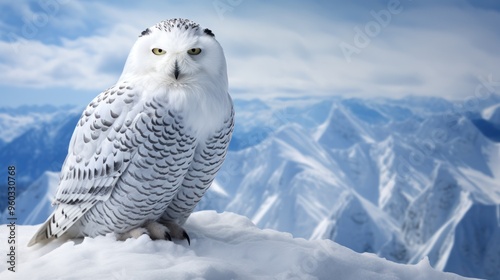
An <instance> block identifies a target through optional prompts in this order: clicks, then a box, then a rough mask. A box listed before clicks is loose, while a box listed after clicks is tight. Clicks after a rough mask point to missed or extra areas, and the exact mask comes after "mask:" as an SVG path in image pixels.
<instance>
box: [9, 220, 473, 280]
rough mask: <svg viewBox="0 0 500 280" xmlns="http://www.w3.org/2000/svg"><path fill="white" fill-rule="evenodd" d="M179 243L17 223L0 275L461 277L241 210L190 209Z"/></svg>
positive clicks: (286, 278)
mask: <svg viewBox="0 0 500 280" xmlns="http://www.w3.org/2000/svg"><path fill="white" fill-rule="evenodd" d="M185 229H186V230H187V232H189V234H190V236H191V245H190V246H189V245H188V244H187V243H186V242H169V241H158V240H157V241H152V240H151V239H150V238H149V237H148V236H146V235H143V236H141V237H140V238H138V239H128V240H126V241H123V242H122V241H116V239H115V237H114V236H113V235H112V234H109V235H107V236H102V237H97V238H85V239H83V241H81V240H79V241H77V242H75V241H72V240H71V241H67V242H61V241H56V242H53V243H50V244H48V245H46V246H45V247H43V246H40V245H37V246H36V247H31V248H28V247H26V244H27V242H28V240H29V239H30V238H31V236H32V234H34V232H35V230H36V226H18V227H17V233H16V234H17V235H16V238H17V241H18V243H17V244H16V245H17V251H16V263H15V270H16V272H12V271H10V270H8V268H9V267H11V265H10V264H9V263H7V262H6V260H2V261H0V279H116V280H118V279H120V280H122V279H162V280H164V279H175V280H181V279H186V280H188V279H189V280H192V279H199V280H201V279H206V280H209V279H213V280H221V279H224V280H225V279H276V280H278V279H283V280H289V279H301V280H303V279H343V280H348V279H353V280H359V279H372V280H373V279H405V280H409V279H422V280H429V279H440V280H446V279H464V278H462V277H460V276H458V275H456V274H451V273H443V272H439V271H437V270H434V269H433V268H432V267H431V266H430V265H429V262H428V260H427V259H422V260H421V261H420V262H418V264H416V265H403V264H396V263H394V262H390V261H387V260H384V259H381V258H379V257H377V256H376V255H374V254H369V253H364V254H359V253H356V252H354V251H352V250H350V249H348V248H346V247H343V246H341V245H338V244H336V243H334V242H332V241H330V240H313V241H308V240H305V239H302V238H293V237H292V235H291V234H289V233H282V232H277V231H274V230H266V229H265V230H262V229H259V228H257V227H256V226H255V225H254V224H253V223H252V222H251V221H250V220H248V219H247V218H245V217H242V216H239V215H236V214H232V213H227V212H226V213H222V214H218V213H216V212H215V211H201V212H197V213H194V214H193V215H192V216H191V217H190V218H189V219H188V222H187V223H186V225H185ZM8 231H9V229H8V228H7V227H6V226H5V225H2V226H1V227H0V244H4V245H2V246H0V255H1V256H2V258H4V259H6V258H7V257H6V255H7V253H8V252H7V241H6V237H7V236H8V234H9V232H8Z"/></svg>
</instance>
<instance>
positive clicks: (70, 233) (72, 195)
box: [28, 19, 234, 246]
mask: <svg viewBox="0 0 500 280" xmlns="http://www.w3.org/2000/svg"><path fill="white" fill-rule="evenodd" d="M233 116H234V111H233V105H232V101H231V98H230V96H229V94H228V84H227V70H226V62H225V59H224V53H223V51H222V48H221V46H220V45H219V43H218V42H217V41H216V40H215V38H214V34H213V33H212V32H211V31H210V30H209V29H204V28H201V27H200V26H199V25H198V24H196V23H194V22H192V21H190V20H185V19H171V20H166V21H162V22H160V23H158V24H156V25H155V26H153V27H150V28H148V29H146V30H145V31H143V32H142V33H141V35H140V36H139V38H138V40H137V42H136V43H135V44H134V46H133V47H132V50H131V51H130V54H129V56H128V58H127V62H126V64H125V67H124V70H123V73H122V75H121V77H120V79H119V80H118V82H117V84H116V85H115V86H113V87H111V88H109V89H108V90H106V91H104V92H103V93H101V94H100V95H99V96H97V97H96V98H95V99H94V100H93V101H92V102H91V103H90V104H89V105H88V106H87V108H86V109H85V111H84V112H83V114H82V116H81V118H80V121H79V122H78V124H77V126H76V128H75V131H74V133H73V136H72V138H71V141H70V144H69V148H68V155H67V157H66V160H65V162H64V164H63V167H62V170H61V179H60V183H59V187H58V190H57V194H56V198H55V202H54V204H55V205H56V209H55V210H54V213H53V214H52V215H51V216H50V217H49V218H48V220H47V221H46V222H45V223H44V224H43V225H42V227H41V228H40V229H39V230H38V232H37V233H36V234H35V236H34V237H33V238H32V240H31V241H30V243H29V244H28V245H29V246H31V245H33V244H36V243H39V242H45V241H48V240H51V239H53V238H58V237H60V236H62V235H64V236H67V237H69V238H72V237H82V236H90V237H94V236H97V235H104V234H107V233H110V232H114V233H116V234H118V235H119V237H120V238H122V239H124V238H127V237H137V236H138V235H140V234H144V233H146V234H149V235H150V236H151V237H152V238H153V239H160V238H161V239H170V238H181V239H182V238H188V236H187V234H186V233H185V231H184V230H183V229H182V228H181V225H182V224H183V223H184V222H185V221H186V219H187V218H188V217H189V215H190V214H191V212H192V211H193V209H194V208H195V206H196V204H197V203H198V201H199V200H200V199H201V197H202V196H203V194H204V193H205V191H206V190H207V189H208V188H209V187H210V184H211V183H212V181H213V179H214V177H215V174H216V173H217V171H218V170H219V168H220V166H221V164H222V162H223V161H224V157H225V155H226V151H227V147H228V145H229V141H230V138H231V134H232V130H233ZM188 241H189V238H188Z"/></svg>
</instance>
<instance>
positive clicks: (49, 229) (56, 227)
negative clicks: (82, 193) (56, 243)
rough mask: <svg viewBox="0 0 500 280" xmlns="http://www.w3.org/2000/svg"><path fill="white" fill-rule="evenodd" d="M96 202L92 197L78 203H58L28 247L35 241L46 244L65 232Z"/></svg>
mask: <svg viewBox="0 0 500 280" xmlns="http://www.w3.org/2000/svg"><path fill="white" fill-rule="evenodd" d="M96 202H97V200H95V199H93V200H91V201H88V202H83V203H80V204H74V205H70V204H64V203H62V204H59V205H58V206H57V208H56V210H55V211H54V213H52V215H50V217H49V218H48V219H47V221H45V223H43V224H42V226H41V227H40V228H39V229H38V231H37V232H36V233H35V235H34V236H33V238H31V240H30V242H29V243H28V247H30V246H33V245H35V244H37V243H43V244H46V243H48V242H50V241H51V240H53V239H56V238H59V237H61V235H63V234H64V233H66V232H67V231H68V230H69V229H70V228H71V227H72V226H73V225H74V224H75V223H76V222H77V221H78V220H80V219H81V218H82V217H83V215H85V213H87V211H89V209H90V208H92V206H93V205H94V204H95V203H96Z"/></svg>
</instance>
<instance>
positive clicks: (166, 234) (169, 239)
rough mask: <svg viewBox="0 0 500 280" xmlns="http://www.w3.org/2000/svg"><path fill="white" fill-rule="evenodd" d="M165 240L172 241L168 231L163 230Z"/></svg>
mask: <svg viewBox="0 0 500 280" xmlns="http://www.w3.org/2000/svg"><path fill="white" fill-rule="evenodd" d="M165 240H168V241H172V236H170V234H169V233H168V232H166V231H165Z"/></svg>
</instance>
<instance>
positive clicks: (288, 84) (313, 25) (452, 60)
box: [0, 2, 500, 98]
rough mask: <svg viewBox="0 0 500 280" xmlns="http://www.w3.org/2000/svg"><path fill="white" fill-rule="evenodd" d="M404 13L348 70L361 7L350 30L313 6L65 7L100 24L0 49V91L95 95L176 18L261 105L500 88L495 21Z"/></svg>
mask: <svg viewBox="0 0 500 280" xmlns="http://www.w3.org/2000/svg"><path fill="white" fill-rule="evenodd" d="M404 4H405V6H404V9H403V11H402V12H401V13H398V14H394V15H393V16H392V18H391V20H390V23H389V24H388V25H387V26H385V27H384V26H381V28H380V31H379V32H378V34H377V35H376V36H374V37H373V38H370V43H369V44H368V45H367V46H366V47H363V48H359V49H360V52H359V53H356V54H353V55H352V57H351V62H348V61H347V60H346V58H345V56H344V54H343V53H342V51H341V49H340V47H339V44H340V43H341V42H346V43H349V44H354V41H353V39H354V36H355V35H356V31H355V30H356V29H355V27H359V28H360V29H363V28H364V27H365V26H366V24H367V23H369V22H370V21H372V20H373V18H372V16H371V14H370V9H368V8H367V9H366V12H365V13H366V15H365V17H362V16H359V15H364V14H365V13H363V12H360V11H357V12H356V13H357V17H356V18H357V19H358V20H357V21H351V20H346V19H341V18H335V17H333V18H327V17H325V16H321V15H317V14H316V13H315V12H317V10H314V9H317V7H314V9H310V8H311V7H309V6H305V5H304V9H302V10H297V9H294V10H287V9H285V8H284V7H283V6H281V5H274V6H273V5H271V6H265V5H264V4H255V3H252V5H250V3H246V2H244V3H243V4H241V5H240V6H238V7H235V8H234V9H233V10H231V11H230V12H228V13H227V14H226V16H225V18H224V20H221V19H220V18H219V17H218V14H217V13H216V11H215V10H214V8H213V7H212V5H211V3H209V4H208V5H207V6H204V8H203V9H201V8H200V9H199V10H193V11H191V10H190V8H189V7H187V6H178V7H177V6H176V9H173V10H172V9H171V10H169V12H168V13H165V12H164V9H165V7H164V6H161V5H160V6H159V7H155V6H147V7H142V8H141V9H140V10H137V8H136V7H134V8H127V7H126V5H125V6H123V7H122V6H111V5H105V4H99V3H94V2H91V4H88V5H90V6H86V7H83V5H80V6H78V7H73V8H72V11H74V12H75V11H81V13H82V18H79V19H75V23H73V24H71V23H70V22H68V23H67V24H68V26H76V27H78V26H82V25H81V22H93V21H92V19H93V18H96V20H97V21H98V22H99V25H97V27H96V28H95V29H94V30H92V31H91V32H90V34H87V35H85V34H82V35H81V36H79V37H76V38H72V39H64V38H63V39H62V40H61V42H62V43H61V44H59V45H54V44H48V43H45V44H44V43H41V42H39V41H34V40H31V41H23V43H22V44H17V45H18V46H20V47H19V50H20V51H19V52H18V53H17V54H13V52H12V49H13V47H12V46H13V45H14V46H16V44H15V43H12V42H0V71H2V73H3V76H2V77H0V83H1V84H4V85H10V86H11V85H17V86H29V87H53V86H59V87H68V88H74V89H82V88H83V89H92V90H99V91H100V90H102V89H104V88H106V87H108V86H110V85H111V84H112V83H113V82H114V81H116V79H117V78H118V76H119V72H120V70H121V66H122V65H123V63H124V61H125V57H126V55H127V53H128V51H129V49H130V47H131V45H132V44H133V41H134V40H135V39H136V38H137V34H138V33H139V32H140V31H141V30H142V29H144V28H145V27H147V26H149V25H152V24H154V23H156V21H158V20H161V19H164V18H166V17H174V16H176V14H178V15H179V16H185V17H190V18H193V19H195V20H197V21H199V22H200V23H201V24H202V25H206V26H207V27H209V28H211V29H212V30H213V31H214V33H215V34H216V37H217V39H218V40H219V41H220V42H221V44H222V45H223V47H224V49H225V52H226V57H227V62H228V67H229V77H230V87H231V88H233V89H235V90H238V91H240V90H244V91H247V92H249V93H253V94H255V95H258V96H259V97H265V96H273V95H275V94H283V93H290V92H302V93H307V94H330V95H332V94H343V95H349V96H403V95H407V94H413V95H436V96H445V97H450V98H454V97H466V96H470V95H471V94H473V91H474V88H475V86H476V85H477V84H478V83H479V80H478V79H477V77H486V76H487V75H490V74H491V75H493V79H494V80H500V71H499V69H498V65H500V54H499V53H498V52H497V51H496V50H497V49H498V47H500V38H499V36H498V32H497V31H496V30H495V29H494V28H495V27H494V26H499V25H500V18H499V17H498V13H497V12H494V11H489V10H482V9H468V8H463V7H462V8H454V7H450V6H444V7H440V6H435V5H430V6H425V5H417V6H415V7H412V6H410V5H411V3H410V2H404ZM165 5H166V4H165ZM269 5H270V4H269ZM382 7H383V6H382ZM207 8H208V9H210V10H209V11H208V12H207ZM340 8H341V7H340ZM257 14H259V17H258V18H255V16H256V15H257ZM104 16H106V18H105V19H102V17H104ZM359 18H363V20H359ZM59 20H61V21H63V20H64V21H69V20H70V19H69V18H68V17H64V18H61V19H59ZM94 23H95V22H94Z"/></svg>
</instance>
